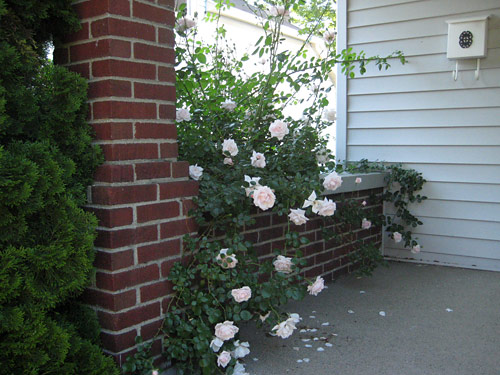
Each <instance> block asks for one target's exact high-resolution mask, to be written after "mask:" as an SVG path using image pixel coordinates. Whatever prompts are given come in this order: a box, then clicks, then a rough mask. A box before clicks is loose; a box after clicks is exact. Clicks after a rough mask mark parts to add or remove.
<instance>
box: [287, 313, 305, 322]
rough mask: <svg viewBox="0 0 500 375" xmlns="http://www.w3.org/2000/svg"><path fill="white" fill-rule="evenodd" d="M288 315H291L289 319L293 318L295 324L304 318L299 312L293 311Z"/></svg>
mask: <svg viewBox="0 0 500 375" xmlns="http://www.w3.org/2000/svg"><path fill="white" fill-rule="evenodd" d="M288 316H289V318H288V320H291V321H292V322H294V323H295V324H297V323H299V322H300V321H301V320H302V318H301V317H300V315H299V314H297V313H291V314H289V315H288Z"/></svg>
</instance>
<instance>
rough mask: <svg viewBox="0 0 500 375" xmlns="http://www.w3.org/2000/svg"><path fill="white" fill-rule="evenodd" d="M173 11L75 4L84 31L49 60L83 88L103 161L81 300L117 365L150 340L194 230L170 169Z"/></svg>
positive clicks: (174, 168)
mask: <svg viewBox="0 0 500 375" xmlns="http://www.w3.org/2000/svg"><path fill="white" fill-rule="evenodd" d="M173 5H174V1H173V0H83V1H76V2H75V8H76V10H77V12H78V14H79V16H80V18H81V22H82V29H81V31H79V32H78V33H76V34H74V35H71V36H70V37H68V39H67V43H66V44H65V45H64V46H63V48H59V49H58V50H57V51H56V54H55V56H56V58H55V59H56V62H58V63H60V64H65V65H67V66H68V67H69V68H70V69H71V70H74V71H77V72H79V73H80V74H82V75H83V76H84V77H86V78H88V80H89V108H90V114H89V122H90V123H91V124H92V126H93V127H94V129H95V132H96V135H97V142H96V143H98V144H99V145H101V147H102V150H103V152H104V156H105V159H106V162H105V163H104V165H102V166H101V167H100V168H99V170H98V172H97V174H96V176H95V184H94V185H93V186H92V187H91V188H90V194H89V207H90V208H91V209H92V210H93V211H94V212H95V213H96V215H97V217H98V218H99V235H98V238H97V241H96V247H97V259H96V266H97V268H98V269H97V275H96V279H95V283H94V285H93V286H92V287H90V288H89V290H88V291H87V292H86V296H87V300H88V301H89V302H90V303H91V304H93V305H94V306H96V309H97V311H98V315H99V319H100V322H101V325H102V328H103V329H102V341H103V344H104V347H105V350H106V351H107V352H109V353H111V354H112V355H113V356H115V358H116V359H117V361H118V362H119V363H120V364H121V363H123V361H124V360H125V358H126V356H127V353H128V352H130V349H131V348H132V347H133V346H134V338H135V337H136V336H137V335H141V336H142V337H143V338H144V339H145V340H148V339H151V338H152V337H153V336H154V335H155V334H156V332H157V330H158V328H159V326H160V324H161V320H162V313H164V312H165V308H166V301H167V300H168V296H169V293H171V290H170V288H169V285H168V283H167V282H166V281H165V280H166V276H167V274H168V271H169V268H170V266H171V265H172V264H173V262H174V261H176V260H178V259H179V258H180V256H181V249H182V236H183V235H184V234H186V233H190V232H193V231H194V230H195V227H194V225H193V222H192V221H191V220H188V219H187V216H186V215H187V210H188V207H189V205H190V204H191V198H192V197H193V196H194V195H196V194H197V190H198V186H197V183H196V182H195V181H190V180H189V179H188V164H187V163H186V162H180V161H177V141H176V128H175V123H174V118H175V73H174V67H173V64H174V48H173V47H174V34H173V30H172V29H173V25H174V12H173ZM160 341H161V338H158V339H157V340H156V341H155V345H154V348H155V350H156V351H157V352H159V349H160Z"/></svg>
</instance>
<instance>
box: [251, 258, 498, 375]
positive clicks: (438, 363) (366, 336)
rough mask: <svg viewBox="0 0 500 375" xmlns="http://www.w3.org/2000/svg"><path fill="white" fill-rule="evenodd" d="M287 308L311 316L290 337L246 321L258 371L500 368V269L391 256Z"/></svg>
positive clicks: (384, 373)
mask: <svg viewBox="0 0 500 375" xmlns="http://www.w3.org/2000/svg"><path fill="white" fill-rule="evenodd" d="M361 291H364V293H362V292H361ZM447 309H449V310H452V311H447ZM349 310H351V311H352V312H351V313H349ZM287 311H288V312H297V313H299V314H300V315H301V316H302V317H303V321H302V322H301V323H300V324H299V325H298V326H299V329H298V330H296V331H295V333H294V334H293V336H291V337H290V338H288V339H285V340H283V339H281V338H278V337H268V336H266V335H265V334H264V333H263V332H262V331H260V330H256V329H254V327H252V326H246V327H243V328H242V332H241V333H242V334H241V339H243V340H244V341H249V342H250V345H251V348H250V349H251V353H250V354H249V355H248V356H247V357H246V358H245V364H246V366H247V370H248V372H249V373H250V374H251V375H284V374H296V375H311V374H313V375H340V374H342V375H462V374H463V375H500V273H498V272H497V273H494V272H485V271H476V270H467V269H459V268H450V267H439V266H429V265H415V264H409V263H391V264H390V267H389V268H384V267H382V268H379V269H377V270H376V271H375V273H374V275H373V276H372V277H367V278H362V279H359V278H356V277H355V276H353V275H349V276H344V277H341V278H340V279H339V280H337V281H336V282H334V283H330V284H329V285H328V289H326V290H324V291H323V292H322V293H321V294H320V295H318V296H317V297H312V296H308V297H307V298H306V299H305V300H304V301H302V302H300V303H293V304H290V305H289V306H287ZM381 311H384V312H385V316H381V315H380V312H381ZM322 323H329V325H322ZM314 328H316V329H317V331H316V332H311V331H307V332H302V333H301V332H300V330H301V329H302V330H307V329H314ZM314 338H317V340H316V341H315V340H314ZM303 339H305V340H307V339H309V340H310V341H303ZM327 343H329V344H331V346H327ZM306 345H311V347H306ZM320 347H321V348H323V351H318V349H319V348H320ZM254 358H256V359H258V360H257V361H255V360H254ZM304 359H309V362H306V361H305V360H304ZM298 361H299V362H298ZM300 361H301V362H300Z"/></svg>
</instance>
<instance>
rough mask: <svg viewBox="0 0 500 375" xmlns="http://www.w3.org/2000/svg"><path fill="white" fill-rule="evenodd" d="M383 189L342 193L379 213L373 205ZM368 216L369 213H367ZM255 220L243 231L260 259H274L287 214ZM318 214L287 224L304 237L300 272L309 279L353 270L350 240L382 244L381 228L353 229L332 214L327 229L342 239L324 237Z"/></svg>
mask: <svg viewBox="0 0 500 375" xmlns="http://www.w3.org/2000/svg"><path fill="white" fill-rule="evenodd" d="M382 191H383V189H382V188H377V189H369V190H360V191H355V192H349V193H344V194H343V196H344V197H345V198H352V199H355V200H356V201H357V202H359V205H360V206H361V202H363V201H364V200H366V201H367V205H366V207H365V208H364V209H365V210H366V211H367V213H368V211H369V212H371V213H377V214H380V213H382V204H378V205H377V204H374V199H370V197H373V196H374V195H380V194H382ZM328 198H330V199H333V200H334V201H337V200H339V199H340V194H339V195H335V194H334V195H329V196H328ZM367 216H368V215H367ZM254 218H255V219H256V222H255V224H254V225H252V227H250V228H247V229H246V230H245V232H244V235H245V237H246V238H247V239H248V240H249V241H252V242H254V243H255V246H254V248H255V250H256V251H257V254H258V255H259V258H260V259H273V258H275V257H276V255H274V254H273V250H275V249H278V250H280V249H283V248H284V243H285V238H284V233H285V230H286V228H287V226H288V217H287V216H284V215H283V216H278V215H277V214H272V213H267V212H262V213H259V214H256V215H254ZM322 222H323V218H322V217H321V216H311V217H310V220H309V221H308V222H307V223H306V224H305V225H300V226H296V225H294V224H293V223H290V229H291V230H292V231H295V232H299V233H300V235H301V236H304V237H307V239H308V240H309V243H308V244H307V245H304V246H303V248H302V251H303V254H304V258H305V259H306V260H307V265H306V266H303V275H304V276H306V277H309V278H312V277H316V276H320V275H321V276H323V278H324V279H325V280H333V279H334V278H337V277H338V276H339V275H341V274H344V273H348V272H352V271H353V270H354V269H355V267H356V265H353V264H352V262H351V261H350V260H349V257H348V254H349V252H350V251H352V249H353V246H352V245H353V243H354V242H355V241H356V240H358V239H360V240H363V242H371V243H374V244H376V245H377V246H378V247H380V246H381V245H382V228H381V227H377V226H372V227H371V228H370V229H367V230H363V229H361V222H360V223H359V226H358V227H356V228H351V227H349V226H346V225H344V226H342V225H341V224H340V223H338V222H336V220H335V216H334V219H333V223H332V224H330V225H329V226H327V228H332V227H335V232H336V233H337V234H341V235H343V239H342V240H341V241H337V240H335V239H329V240H325V239H324V238H323V234H322Z"/></svg>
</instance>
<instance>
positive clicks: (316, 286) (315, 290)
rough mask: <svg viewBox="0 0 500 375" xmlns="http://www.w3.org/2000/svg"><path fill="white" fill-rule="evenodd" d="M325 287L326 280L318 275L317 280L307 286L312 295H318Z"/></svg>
mask: <svg viewBox="0 0 500 375" xmlns="http://www.w3.org/2000/svg"><path fill="white" fill-rule="evenodd" d="M324 288H325V280H323V278H322V277H321V276H318V277H316V281H314V283H313V284H311V285H309V286H308V287H307V291H308V292H309V294H310V295H312V296H317V295H318V294H319V293H320V292H321V291H322V290H323V289H324Z"/></svg>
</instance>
